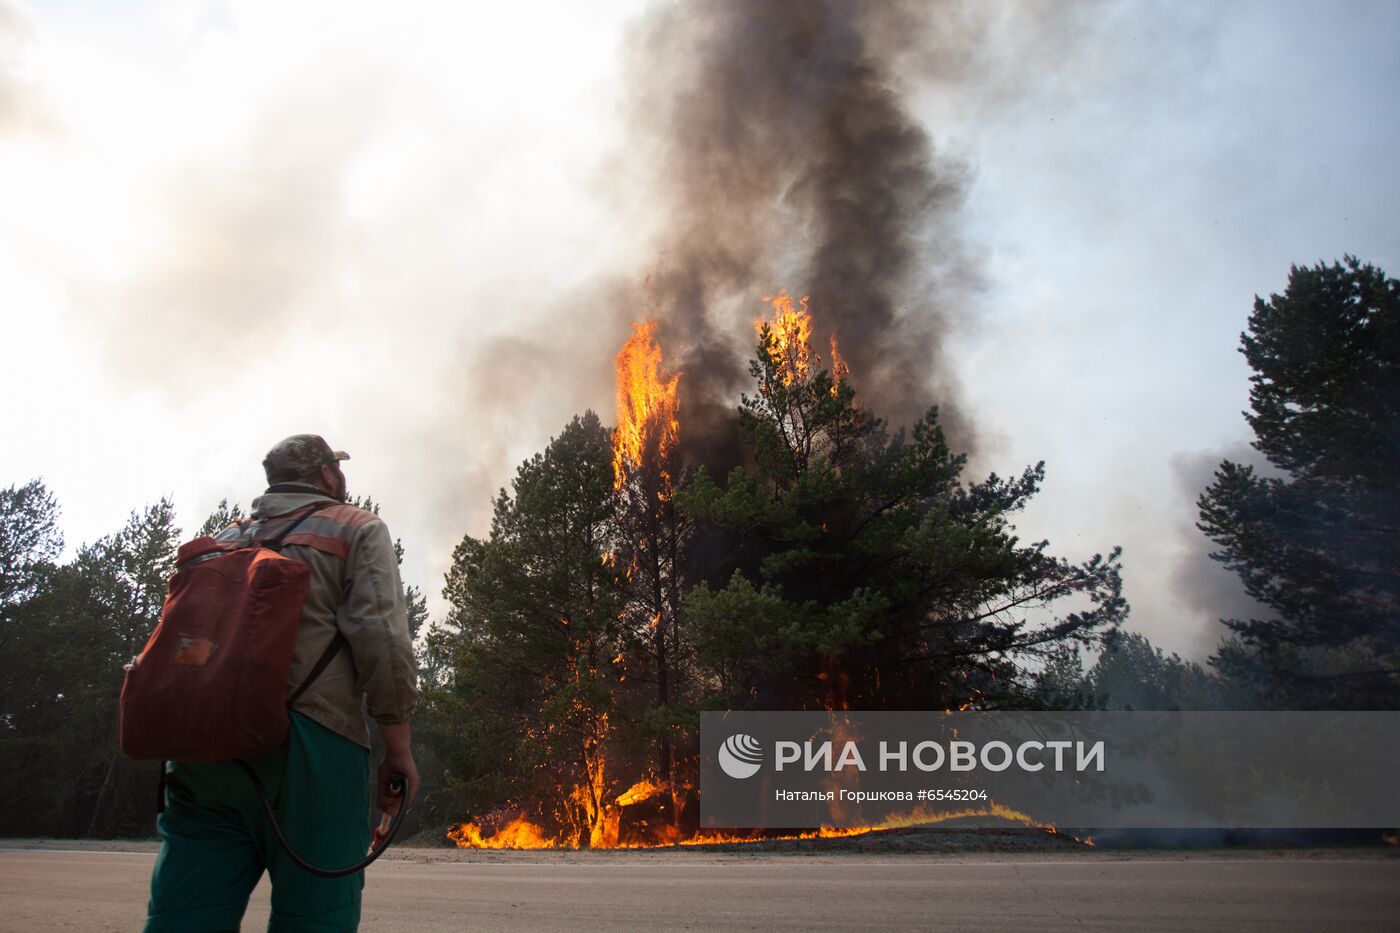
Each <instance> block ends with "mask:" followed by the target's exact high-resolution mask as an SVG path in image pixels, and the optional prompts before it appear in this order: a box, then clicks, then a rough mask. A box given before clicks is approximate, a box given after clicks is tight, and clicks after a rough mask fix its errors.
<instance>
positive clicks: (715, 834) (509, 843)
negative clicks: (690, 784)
mask: <svg viewBox="0 0 1400 933" xmlns="http://www.w3.org/2000/svg"><path fill="white" fill-rule="evenodd" d="M662 789H663V788H661V787H659V786H657V785H655V784H652V783H651V782H649V781H641V782H639V783H637V784H636V785H633V787H632V788H631V789H629V790H628V791H627V793H625V794H623V795H622V796H621V797H619V798H618V802H619V804H621V805H622V806H627V805H629V804H631V803H634V802H637V801H640V800H644V799H647V798H648V797H651V796H653V795H654V794H656V793H657V792H659V791H660V790H662ZM624 801H625V803H624ZM974 817H981V818H986V817H991V818H995V819H1001V820H1006V821H1007V822H1010V823H1018V824H1020V825H1022V826H1025V827H1028V828H1031V829H1039V830H1043V831H1044V832H1046V833H1049V834H1050V835H1052V836H1060V837H1062V838H1065V839H1070V840H1072V841H1074V842H1076V843H1079V844H1080V845H1086V846H1092V845H1094V840H1093V839H1081V838H1079V837H1078V836H1070V835H1066V834H1063V833H1061V832H1060V831H1059V830H1057V829H1056V828H1055V827H1054V826H1052V825H1050V824H1049V823H1042V822H1040V821H1039V820H1036V819H1035V818H1034V817H1031V816H1029V815H1027V814H1025V813H1022V812H1021V811H1019V810H1015V809H1012V808H1011V807H1008V806H1004V805H1003V804H999V803H996V802H995V801H993V802H991V803H989V804H987V805H986V806H981V807H966V808H964V809H961V810H943V811H935V810H930V809H928V808H926V807H919V808H917V809H915V810H914V811H912V812H911V813H908V814H906V815H903V816H891V817H888V818H886V819H884V820H881V821H880V822H879V823H877V824H873V825H870V826H854V827H835V826H823V827H821V828H820V829H814V830H811V831H809V832H800V833H782V832H768V831H765V830H761V829H755V830H751V831H749V832H747V833H736V832H725V831H723V830H698V831H696V832H695V833H694V834H693V835H691V836H689V837H687V838H684V839H682V838H679V832H678V831H677V830H676V829H675V828H674V827H663V829H662V830H661V831H660V832H659V833H656V834H655V835H656V836H657V837H658V838H653V839H648V840H623V839H620V838H619V837H618V833H617V832H616V830H617V826H616V824H615V823H614V824H613V826H612V831H611V832H603V833H595V834H593V844H592V845H589V846H583V845H581V844H580V843H579V841H578V840H575V839H569V838H559V837H555V836H551V835H550V834H549V833H548V832H547V831H546V830H544V829H543V828H542V827H540V826H539V825H537V824H535V823H532V822H530V820H528V819H527V818H526V817H525V816H524V815H521V816H517V817H515V818H514V819H512V820H510V821H509V822H507V823H505V824H504V825H502V826H501V827H500V828H499V829H497V830H495V831H494V832H490V831H487V830H484V829H483V828H482V826H481V825H480V824H478V823H475V822H467V823H458V824H456V825H454V826H453V827H452V828H451V829H449V830H448V831H447V838H449V839H450V840H452V842H453V843H454V844H456V845H457V847H458V848H462V849H517V850H525V849H574V850H578V849H583V848H593V849H660V848H671V847H676V846H708V845H734V844H750V845H752V844H758V843H764V842H784V841H791V840H806V839H847V838H850V837H853V836H863V835H865V834H867V833H874V832H880V831H883V830H891V829H912V828H916V827H920V826H936V825H938V824H940V823H947V822H950V821H952V820H960V819H968V818H974ZM604 840H606V841H604Z"/></svg>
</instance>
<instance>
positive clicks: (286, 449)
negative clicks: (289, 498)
mask: <svg viewBox="0 0 1400 933" xmlns="http://www.w3.org/2000/svg"><path fill="white" fill-rule="evenodd" d="M349 459H350V455H349V454H347V453H346V452H345V451H343V450H331V445H330V444H327V443H326V439H325V438H323V437H321V436H320V435H319V434H293V435H292V436H291V437H284V438H282V440H280V441H278V442H277V443H276V444H275V445H274V446H273V448H272V449H271V450H269V451H268V452H267V456H266V457H264V458H263V470H264V471H266V473H267V481H268V482H269V483H290V482H295V481H296V480H301V479H307V478H309V477H312V476H315V475H316V471H317V470H319V469H320V468H321V467H322V466H325V465H326V464H330V463H335V462H336V461H337V460H349Z"/></svg>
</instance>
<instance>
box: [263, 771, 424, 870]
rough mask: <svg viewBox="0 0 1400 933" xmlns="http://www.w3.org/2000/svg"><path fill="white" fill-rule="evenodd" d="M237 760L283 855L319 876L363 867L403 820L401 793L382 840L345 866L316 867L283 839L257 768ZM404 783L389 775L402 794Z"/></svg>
mask: <svg viewBox="0 0 1400 933" xmlns="http://www.w3.org/2000/svg"><path fill="white" fill-rule="evenodd" d="M238 764H239V765H240V766H241V767H242V768H243V770H244V771H246V772H247V773H248V777H249V778H250V779H251V780H252V782H253V789H254V790H256V791H257V792H258V799H259V800H261V801H262V806H263V810H264V812H266V813H267V821H268V822H269V823H271V824H272V832H273V834H274V835H275V836H276V837H277V841H278V842H280V843H281V844H282V849H283V850H284V851H285V852H286V853H287V857H288V858H290V859H291V860H292V861H293V862H295V863H296V865H297V867H298V868H300V869H302V870H303V871H306V872H310V873H311V874H313V875H316V876H317V877H320V878H344V877H345V876H346V875H353V874H355V873H356V872H361V871H364V870H365V869H366V868H368V867H369V865H370V864H371V863H372V862H373V861H374V860H375V859H377V858H379V856H381V855H383V854H384V850H385V849H387V848H389V844H390V843H392V842H393V841H394V837H395V836H397V835H398V832H399V824H400V823H402V822H403V817H404V814H405V813H407V812H408V805H409V803H410V800H409V799H408V798H406V797H405V798H404V801H403V803H402V804H400V805H399V812H398V813H396V814H395V815H394V819H393V822H391V823H390V824H389V832H388V833H386V834H385V836H384V841H383V842H381V843H379V845H378V846H377V847H376V848H375V849H374V850H373V851H372V852H370V853H369V855H366V856H365V857H364V858H362V859H360V860H359V861H358V862H356V863H355V864H353V865H348V866H346V867H345V868H317V867H316V866H315V865H312V864H311V863H310V862H308V861H307V860H306V859H304V858H302V857H301V856H300V855H298V854H297V852H296V850H295V849H293V848H292V844H291V843H290V842H288V841H287V837H286V836H285V835H283V833H282V827H281V826H280V825H279V824H278V822H277V814H276V813H274V812H273V809H272V800H271V799H270V798H269V797H268V795H267V788H266V787H264V786H263V782H262V779H261V778H259V777H258V775H257V772H256V771H254V770H253V769H252V767H251V766H249V764H248V762H246V761H243V760H242V759H239V760H238ZM406 784H407V779H406V778H405V777H404V776H403V775H402V774H395V775H392V776H391V777H390V778H389V789H390V790H391V791H397V792H398V793H399V794H400V795H403V794H404V793H405V792H406V791H407V787H406Z"/></svg>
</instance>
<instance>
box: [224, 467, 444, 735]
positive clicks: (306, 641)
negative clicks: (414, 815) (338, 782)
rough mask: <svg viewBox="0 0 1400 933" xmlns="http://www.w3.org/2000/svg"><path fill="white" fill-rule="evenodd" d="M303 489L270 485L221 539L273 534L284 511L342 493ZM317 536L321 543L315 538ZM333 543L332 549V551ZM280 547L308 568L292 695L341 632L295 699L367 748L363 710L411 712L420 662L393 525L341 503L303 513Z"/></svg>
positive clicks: (389, 716)
mask: <svg viewBox="0 0 1400 933" xmlns="http://www.w3.org/2000/svg"><path fill="white" fill-rule="evenodd" d="M303 488H305V489H306V491H305V492H301V491H297V492H281V491H279V492H268V493H267V494H265V495H262V496H259V497H258V498H256V499H254V500H253V514H252V518H253V520H252V521H249V522H244V523H243V524H241V525H233V526H230V527H229V528H227V529H225V530H224V531H223V532H221V533H220V534H219V535H218V540H219V541H221V542H230V541H248V540H251V538H253V537H259V538H265V537H269V536H271V535H274V534H276V532H277V531H279V530H280V529H281V528H283V527H285V523H282V522H278V521H277V520H276V519H277V516H281V515H286V514H287V513H289V512H293V511H295V510H297V509H300V508H303V507H305V506H307V505H310V504H311V503H313V502H322V501H325V502H335V500H333V499H331V498H330V497H329V496H327V495H325V494H323V493H321V492H319V491H316V490H314V489H313V488H312V487H303ZM313 540H314V541H315V542H316V544H317V545H318V546H312V545H311V544H309V543H308V542H311V541H313ZM328 550H329V551H332V552H334V553H328V552H327V551H328ZM282 553H283V554H285V555H286V556H288V557H295V558H296V559H297V560H300V561H302V562H303V563H305V564H306V565H307V566H308V567H309V568H310V569H311V588H310V591H309V592H308V593H307V596H306V605H305V607H304V608H303V609H302V613H301V627H300V629H299V630H298V633H297V642H296V652H295V655H294V657H293V660H292V672H291V679H290V682H289V683H288V685H287V693H288V695H289V696H290V695H291V693H292V692H293V691H295V690H296V688H297V687H298V686H300V684H301V682H302V681H303V680H305V679H306V676H307V674H308V673H310V671H311V668H312V667H314V666H315V664H316V662H317V661H318V660H319V659H320V658H321V655H322V653H324V652H325V650H326V648H327V647H328V646H329V645H330V643H331V641H332V640H333V639H334V638H335V633H336V631H337V630H338V631H340V632H341V634H343V635H344V636H345V644H344V645H342V646H341V648H340V651H339V652H338V653H337V654H336V656H335V659H334V660H333V661H332V662H331V664H330V666H329V667H327V668H326V669H325V670H324V671H323V672H322V673H321V675H320V676H319V677H317V678H316V680H315V681H314V682H313V683H312V684H311V686H310V687H308V688H307V690H306V692H305V693H303V694H302V695H301V697H300V698H298V700H297V702H296V704H295V705H294V706H293V707H292V708H293V709H294V710H296V711H297V712H299V713H302V714H303V715H305V716H308V717H310V718H311V719H314V720H315V721H316V722H318V723H320V724H321V725H323V726H325V727H326V728H327V729H330V730H332V731H333V732H336V733H337V734H339V735H343V736H345V737H346V738H347V739H350V740H351V741H354V742H358V743H359V744H360V745H362V746H364V747H365V748H369V744H370V737H369V726H368V723H367V722H366V721H365V715H364V710H365V709H366V708H367V709H368V712H369V715H371V716H373V717H374V719H375V721H376V722H382V723H401V722H407V721H408V719H409V717H410V716H411V715H412V714H413V709H414V707H415V705H416V704H417V702H418V670H417V664H416V662H415V660H414V657H413V644H412V642H411V641H410V640H409V634H408V611H407V607H406V605H405V603H404V595H403V584H402V582H401V581H400V580H399V567H398V560H397V558H396V556H395V554H394V542H393V540H392V539H391V538H390V537H389V529H388V528H387V527H386V526H385V525H384V522H383V521H381V520H380V519H379V518H378V517H377V516H376V515H374V514H373V513H371V512H367V511H365V510H364V509H357V508H353V507H352V506H348V505H342V504H339V503H337V504H335V505H332V506H328V507H326V508H324V509H323V510H322V511H320V512H317V513H315V514H314V515H312V516H311V517H309V518H308V519H307V520H306V521H304V522H302V523H300V524H299V525H298V526H297V527H296V528H295V529H294V530H293V532H292V533H291V534H290V535H289V536H288V537H287V539H286V541H285V542H284V546H283V548H282Z"/></svg>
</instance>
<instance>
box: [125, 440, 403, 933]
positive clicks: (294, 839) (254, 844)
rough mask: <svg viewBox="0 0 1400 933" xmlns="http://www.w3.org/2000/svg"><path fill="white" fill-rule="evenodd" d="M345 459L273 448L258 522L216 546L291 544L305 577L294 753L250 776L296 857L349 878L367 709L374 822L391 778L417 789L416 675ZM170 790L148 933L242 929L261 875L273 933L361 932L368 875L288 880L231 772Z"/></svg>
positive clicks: (383, 548)
mask: <svg viewBox="0 0 1400 933" xmlns="http://www.w3.org/2000/svg"><path fill="white" fill-rule="evenodd" d="M348 459H350V457H349V455H348V454H346V453H344V452H343V451H335V450H332V449H331V447H330V445H328V444H327V443H326V442H325V440H323V439H322V438H320V437H318V436H317V435H314V434H295V435H293V436H291V437H288V438H286V439H284V440H282V441H280V442H279V443H278V444H277V445H276V446H275V447H273V448H272V450H271V451H270V452H269V453H268V455H267V457H266V459H264V460H263V468H264V470H265V471H266V473H267V481H268V484H269V486H268V489H267V492H266V493H264V494H263V495H262V496H259V497H258V498H256V499H254V500H253V512H252V518H251V519H250V520H249V521H245V522H242V523H240V524H238V525H233V526H230V527H229V528H227V529H225V530H224V531H223V532H222V533H220V534H219V535H218V537H217V540H218V541H220V542H221V543H238V542H243V543H250V542H251V541H253V540H254V539H259V540H263V539H268V538H274V537H276V536H277V535H278V534H279V533H281V532H283V531H287V532H288V533H287V535H286V537H285V538H284V539H283V540H282V544H283V547H282V554H283V555H285V556H287V557H293V558H296V559H298V560H301V561H303V562H304V563H306V564H307V565H308V567H309V569H310V590H309V592H308V593H307V596H306V602H305V605H304V607H303V609H302V614H301V621H300V624H299V628H298V630H297V641H296V651H295V655H294V658H293V661H292V672H291V682H290V683H289V684H288V696H289V698H290V699H291V701H292V702H291V706H290V710H289V716H288V718H289V719H290V721H291V724H290V729H289V733H288V739H287V742H286V744H285V745H284V746H283V747H282V748H281V749H279V750H278V751H276V752H274V753H272V754H271V755H267V756H264V757H262V758H257V759H253V760H251V761H249V762H248V764H249V765H251V766H252V768H253V769H254V770H255V771H256V772H257V773H258V775H259V777H260V778H261V780H262V782H263V784H264V786H265V787H266V789H267V793H268V794H269V795H270V796H271V798H272V799H273V801H274V802H275V808H276V812H277V819H278V823H279V824H280V825H281V826H282V829H283V832H284V833H285V834H286V835H287V837H288V841H289V842H290V843H291V845H292V847H293V848H294V849H296V850H297V852H298V854H300V855H301V856H302V857H303V858H305V859H306V860H307V861H309V862H311V863H312V864H314V865H319V866H321V867H324V868H339V867H341V866H344V865H349V864H352V863H354V862H355V861H357V860H359V859H360V858H362V857H363V856H364V854H365V851H366V849H367V848H368V846H369V841H370V812H369V808H370V800H369V792H368V787H369V747H370V735H369V729H368V725H367V723H366V722H365V716H364V712H363V710H365V709H367V710H368V712H369V715H370V716H372V717H373V718H374V720H375V722H376V723H377V724H378V728H379V734H380V736H381V737H382V738H383V740H384V746H385V749H386V752H385V756H384V760H383V761H382V762H381V763H380V765H379V772H378V776H377V780H376V782H375V786H376V787H377V788H378V801H377V805H378V806H379V808H380V809H383V810H386V811H388V812H391V813H393V812H397V809H398V806H399V803H400V801H399V799H398V798H395V797H391V796H390V793H389V779H390V776H391V775H393V774H394V773H399V774H403V775H404V776H405V777H406V778H407V793H408V796H409V797H410V798H411V797H412V796H414V795H415V794H416V793H417V790H418V769H417V767H416V766H415V764H414V761H413V753H412V750H411V748H410V739H411V727H410V725H409V717H410V716H411V715H412V712H413V708H414V705H415V704H416V702H417V698H418V688H417V670H416V667H415V663H414V658H413V646H412V644H411V642H410V639H409V632H408V615H407V610H406V607H405V604H404V596H403V586H402V584H401V582H400V580H399V571H398V561H397V558H396V556H395V554H394V544H393V540H392V539H391V538H390V537H389V530H388V529H387V528H386V527H385V525H384V522H382V521H381V520H380V519H379V518H378V517H377V516H376V515H374V514H373V513H371V512H368V511H366V510H364V509H358V508H355V507H354V506H351V505H347V504H345V475H344V473H342V472H341V467H340V462H341V461H342V460H348ZM313 506H314V507H315V511H313V512H310V513H309V514H308V513H307V510H308V508H310V507H313ZM317 669H319V673H315V671H317ZM166 782H167V783H166V794H165V809H164V812H163V813H162V814H161V815H160V818H159V820H158V825H159V828H160V833H161V836H162V838H163V839H164V844H163V845H162V847H161V851H160V855H159V856H158V857H157V859H156V864H155V871H154V873H153V875H152V878H151V900H150V905H149V908H148V918H147V922H146V931H147V933H159V931H176V930H178V931H196V930H198V931H214V930H236V929H238V926H239V923H240V921H241V919H242V917H243V911H244V909H245V908H246V906H247V903H248V896H249V895H250V894H251V893H252V890H253V888H254V886H255V885H256V884H257V882H258V879H259V878H260V877H262V873H263V871H264V870H266V871H267V872H268V875H269V877H270V879H271V882H272V920H271V923H270V924H269V927H268V928H269V929H270V930H278V931H281V930H286V931H293V930H295V931H337V933H340V931H346V930H355V929H357V928H358V926H359V922H360V893H361V889H362V888H363V887H364V873H363V872H357V873H355V874H354V875H351V876H349V877H346V878H336V879H328V878H321V877H318V876H315V875H311V874H309V873H307V872H305V871H304V870H302V869H301V868H299V867H298V866H296V865H295V864H294V863H293V862H292V860H291V859H290V858H288V856H287V854H286V853H285V852H284V851H283V850H282V848H281V847H280V845H279V844H278V842H277V840H276V837H275V836H274V835H273V830H272V827H271V826H269V825H268V821H267V817H266V815H265V814H264V812H263V810H262V804H261V802H260V800H259V798H258V796H257V793H256V791H255V789H254V787H253V783H252V779H251V778H250V777H249V775H248V774H246V773H245V772H244V771H243V770H242V768H241V767H240V766H239V764H238V763H237V762H233V761H219V762H208V763H200V764H182V763H173V762H172V763H171V764H169V765H167V771H166Z"/></svg>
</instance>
